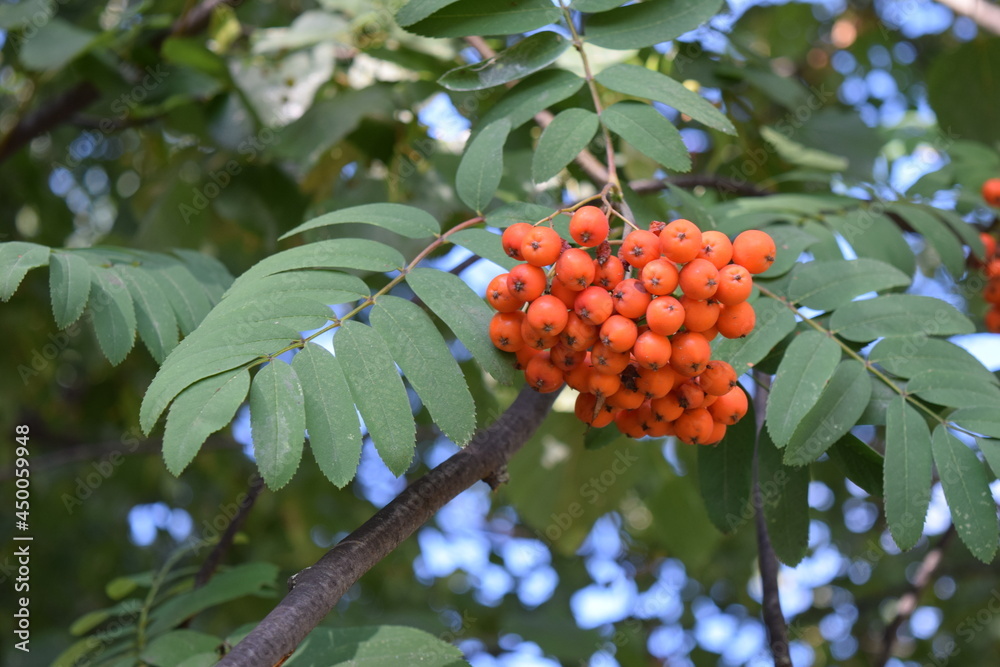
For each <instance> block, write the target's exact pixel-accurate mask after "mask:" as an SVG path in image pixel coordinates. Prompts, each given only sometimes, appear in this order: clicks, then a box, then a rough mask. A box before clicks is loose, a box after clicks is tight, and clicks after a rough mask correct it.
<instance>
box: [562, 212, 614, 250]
mask: <svg viewBox="0 0 1000 667" xmlns="http://www.w3.org/2000/svg"><path fill="white" fill-rule="evenodd" d="M608 229H609V225H608V216H606V215H604V211H602V210H601V209H599V208H597V207H596V206H581V207H580V208H578V209H576V212H575V213H573V217H572V218H570V220H569V235H570V236H572V237H573V240H574V241H576V242H577V243H579V244H580V245H582V246H583V247H584V248H593V247H594V246H599V245H601V243H603V242H604V240H605V239H607V238H608Z"/></svg>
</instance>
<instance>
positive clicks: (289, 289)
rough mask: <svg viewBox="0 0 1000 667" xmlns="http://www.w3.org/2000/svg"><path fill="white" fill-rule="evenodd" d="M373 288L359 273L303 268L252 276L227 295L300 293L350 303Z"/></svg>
mask: <svg viewBox="0 0 1000 667" xmlns="http://www.w3.org/2000/svg"><path fill="white" fill-rule="evenodd" d="M370 295H371V290H369V289H368V286H367V285H365V281H363V280H361V278H358V277H357V276H352V275H350V274H348V273H340V272H339V271H325V270H320V269H317V270H310V269H306V270H301V271H285V272H284V273H275V274H272V275H270V276H266V277H264V278H261V279H259V280H251V281H248V282H246V283H243V284H242V285H240V287H239V289H233V290H230V291H229V292H227V293H226V298H225V300H224V301H223V302H222V303H223V307H225V302H226V301H227V300H229V299H239V300H241V301H242V300H245V299H248V298H264V297H270V296H274V297H279V296H301V297H307V298H310V299H312V300H313V301H318V302H320V303H324V304H327V305H331V306H332V305H334V304H338V303H349V302H351V301H358V300H360V299H366V298H368V297H369V296H370Z"/></svg>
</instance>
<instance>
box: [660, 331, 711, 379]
mask: <svg viewBox="0 0 1000 667" xmlns="http://www.w3.org/2000/svg"><path fill="white" fill-rule="evenodd" d="M671 345H672V346H673V353H672V354H671V355H670V367H671V368H673V369H674V370H675V371H677V372H678V373H679V374H680V375H683V376H684V377H694V376H695V375H698V374H700V373H701V372H702V371H703V370H705V366H707V365H708V361H709V357H710V356H711V354H712V348H711V347H710V346H709V344H708V341H707V340H705V337H704V336H702V335H701V334H699V333H695V332H693V331H692V332H687V333H682V334H677V335H676V336H674V337H673V338H672V339H671Z"/></svg>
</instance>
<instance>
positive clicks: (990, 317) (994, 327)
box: [983, 306, 1000, 333]
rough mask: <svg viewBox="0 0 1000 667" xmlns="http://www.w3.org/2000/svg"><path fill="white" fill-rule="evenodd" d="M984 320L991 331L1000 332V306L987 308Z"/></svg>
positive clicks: (987, 328)
mask: <svg viewBox="0 0 1000 667" xmlns="http://www.w3.org/2000/svg"><path fill="white" fill-rule="evenodd" d="M983 322H984V323H985V324H986V330H987V331H989V332H990V333H1000V306H993V307H992V308H990V309H989V310H987V311H986V316H985V317H984V318H983Z"/></svg>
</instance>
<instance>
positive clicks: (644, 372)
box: [635, 365, 677, 399]
mask: <svg viewBox="0 0 1000 667" xmlns="http://www.w3.org/2000/svg"><path fill="white" fill-rule="evenodd" d="M676 378H677V374H676V373H674V371H673V369H672V368H670V366H669V365H667V366H664V367H662V368H658V369H657V370H655V371H654V370H650V369H649V368H646V367H645V366H640V367H639V377H638V378H636V380H635V386H636V388H637V389H638V390H639V391H641V392H642V393H643V394H645V396H646V398H648V399H653V398H661V397H663V396H666V395H667V394H669V393H670V390H671V389H673V388H674V381H675V379H676Z"/></svg>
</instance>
